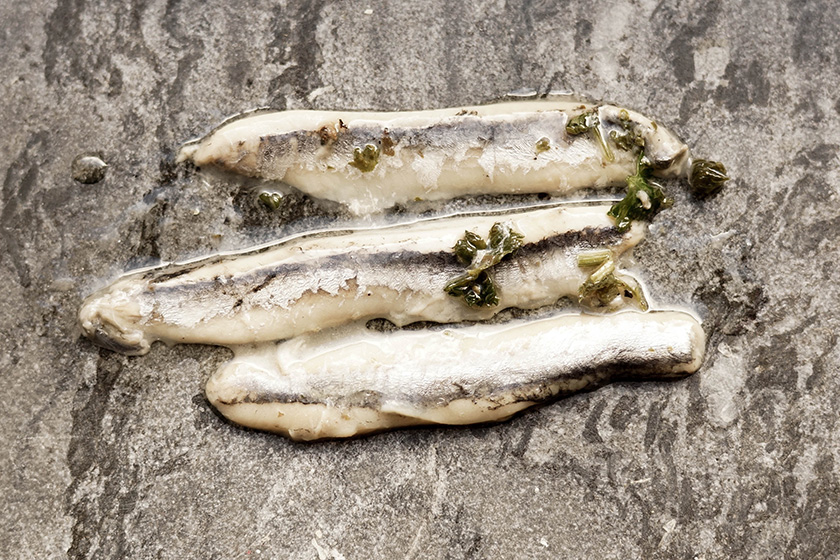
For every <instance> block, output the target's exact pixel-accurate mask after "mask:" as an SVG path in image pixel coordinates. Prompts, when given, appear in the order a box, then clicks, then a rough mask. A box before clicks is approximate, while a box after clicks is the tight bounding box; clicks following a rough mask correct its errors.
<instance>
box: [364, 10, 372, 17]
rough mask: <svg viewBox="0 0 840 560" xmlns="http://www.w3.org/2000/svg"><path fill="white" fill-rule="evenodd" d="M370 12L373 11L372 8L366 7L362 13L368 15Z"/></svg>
mask: <svg viewBox="0 0 840 560" xmlns="http://www.w3.org/2000/svg"><path fill="white" fill-rule="evenodd" d="M372 13H373V10H372V9H370V8H368V9H367V10H365V12H364V14H365V15H366V16H369V15H371V14H372Z"/></svg>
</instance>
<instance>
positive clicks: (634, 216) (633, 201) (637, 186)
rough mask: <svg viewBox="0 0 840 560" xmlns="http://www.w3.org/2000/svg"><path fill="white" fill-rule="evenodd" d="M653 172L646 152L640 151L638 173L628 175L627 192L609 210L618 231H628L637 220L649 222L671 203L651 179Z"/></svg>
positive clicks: (637, 164)
mask: <svg viewBox="0 0 840 560" xmlns="http://www.w3.org/2000/svg"><path fill="white" fill-rule="evenodd" d="M651 172H652V169H651V167H650V165H649V164H648V163H647V160H646V159H645V157H644V152H640V153H639V158H638V160H636V174H635V175H631V176H629V177H627V194H626V195H625V196H624V198H623V199H621V200H620V201H618V202H616V203H615V204H613V205H612V207H611V208H610V209H609V211H608V212H607V215H609V216H611V217H613V218H615V225H616V227H617V228H618V231H621V232H625V231H627V230H628V229H630V224H632V223H633V222H634V221H636V220H644V221H647V222H649V221H651V220H652V219H653V217H654V216H655V215H656V214H657V212H659V211H660V210H662V209H663V208H667V207H668V206H670V205H671V200H670V199H668V198H666V197H665V193H664V192H662V189H661V188H660V187H659V185H657V184H656V183H654V182H653V181H651V180H650V176H651Z"/></svg>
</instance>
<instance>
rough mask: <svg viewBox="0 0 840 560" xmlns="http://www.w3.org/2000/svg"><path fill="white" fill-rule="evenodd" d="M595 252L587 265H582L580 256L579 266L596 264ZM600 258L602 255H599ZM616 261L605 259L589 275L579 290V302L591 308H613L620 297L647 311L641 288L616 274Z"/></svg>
mask: <svg viewBox="0 0 840 560" xmlns="http://www.w3.org/2000/svg"><path fill="white" fill-rule="evenodd" d="M596 253H597V252H595V251H593V252H592V254H591V257H592V258H591V259H586V260H584V262H585V263H586V265H582V264H581V260H582V259H581V255H583V253H582V254H581V255H579V256H578V264H579V265H580V266H581V267H584V266H589V263H594V262H595V257H596ZM599 256H600V255H599ZM615 269H616V267H615V261H613V259H612V256H611V255H610V256H608V257H606V258H604V259H603V260H602V261H601V263H600V265H598V268H597V269H595V271H594V272H592V274H590V275H589V278H587V279H586V280H585V281H584V282H583V284H581V285H580V288H579V289H578V302H579V303H580V304H581V305H582V306H584V307H589V308H597V307H609V306H612V305H613V304H614V303H615V301H616V299H617V298H619V297H622V298H625V299H629V300H631V301H633V302H635V304H636V305H637V306H638V307H639V309H641V310H642V311H647V309H648V302H647V299H646V298H645V295H644V293H643V292H642V289H641V287H640V286H639V285H638V284H637V283H636V282H634V281H633V282H628V281H626V280H624V279H623V278H620V277H619V276H617V275H616V273H615Z"/></svg>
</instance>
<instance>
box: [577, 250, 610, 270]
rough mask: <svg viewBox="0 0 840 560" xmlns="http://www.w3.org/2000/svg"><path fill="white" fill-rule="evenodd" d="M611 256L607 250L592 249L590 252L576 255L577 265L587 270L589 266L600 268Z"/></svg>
mask: <svg viewBox="0 0 840 560" xmlns="http://www.w3.org/2000/svg"><path fill="white" fill-rule="evenodd" d="M612 256H613V253H612V251H610V250H609V249H593V250H592V251H585V252H582V253H578V256H577V263H578V266H579V267H581V268H588V267H591V266H601V265H602V264H604V263H605V262H606V261H608V260H609V259H611V258H612Z"/></svg>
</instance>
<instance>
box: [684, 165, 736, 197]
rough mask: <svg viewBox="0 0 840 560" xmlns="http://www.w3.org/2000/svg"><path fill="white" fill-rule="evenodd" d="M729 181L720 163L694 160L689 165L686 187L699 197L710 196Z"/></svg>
mask: <svg viewBox="0 0 840 560" xmlns="http://www.w3.org/2000/svg"><path fill="white" fill-rule="evenodd" d="M728 180H729V177H728V176H727V175H726V168H725V167H724V166H723V164H722V163H720V162H717V161H711V160H708V159H695V160H694V161H693V162H692V164H691V174H690V175H689V177H688V185H689V186H690V187H691V189H692V190H693V191H694V193H695V194H697V195H699V196H710V195H713V194H715V193H716V192H718V191H719V190H720V189H722V188H723V184H724V183H726V182H727V181H728Z"/></svg>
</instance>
